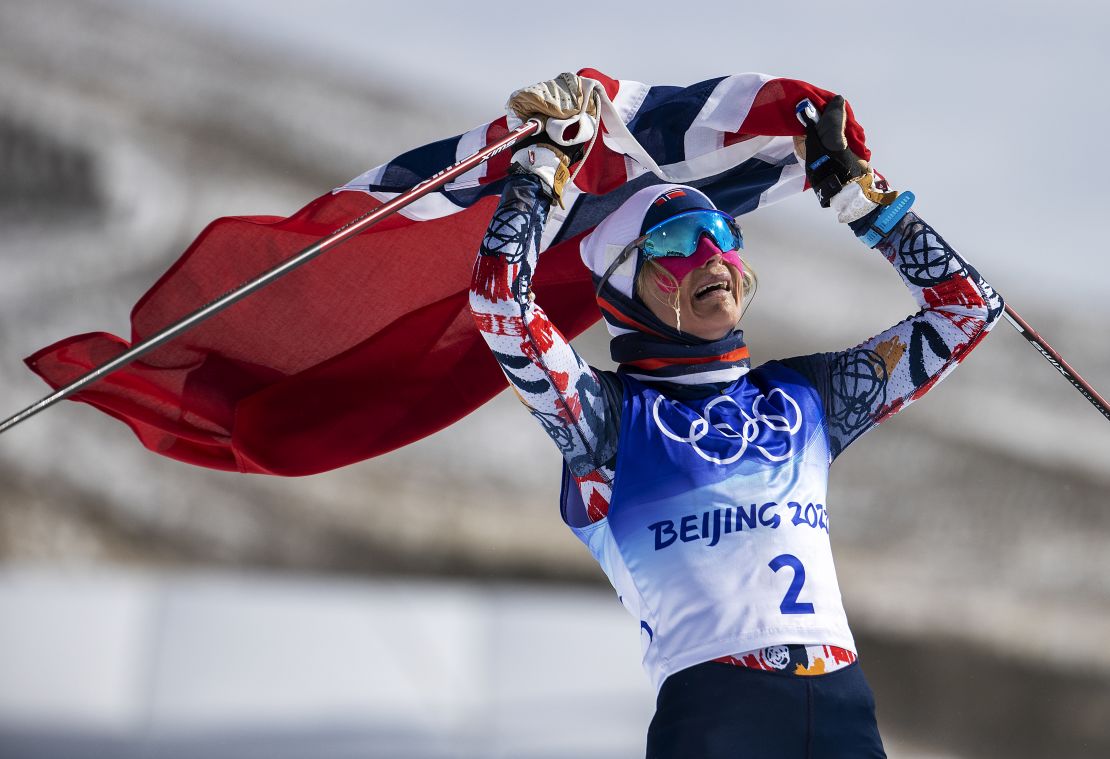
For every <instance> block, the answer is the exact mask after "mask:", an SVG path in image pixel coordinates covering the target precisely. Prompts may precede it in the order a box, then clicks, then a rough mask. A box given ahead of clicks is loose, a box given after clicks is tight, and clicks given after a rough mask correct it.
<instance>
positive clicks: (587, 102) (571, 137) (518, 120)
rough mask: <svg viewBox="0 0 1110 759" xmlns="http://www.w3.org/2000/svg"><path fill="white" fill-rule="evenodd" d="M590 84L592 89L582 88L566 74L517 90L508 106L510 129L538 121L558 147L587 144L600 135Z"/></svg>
mask: <svg viewBox="0 0 1110 759" xmlns="http://www.w3.org/2000/svg"><path fill="white" fill-rule="evenodd" d="M587 81H588V82H589V86H586V87H585V88H583V85H584V82H583V80H582V78H581V77H579V76H578V75H577V74H571V73H569V72H566V73H562V74H559V76H557V77H555V78H554V79H548V80H547V81H546V82H538V83H537V84H533V85H532V86H531V87H523V88H521V89H519V90H517V91H516V92H514V93H513V94H512V95H510V96H509V100H508V102H507V103H505V112H506V114H507V116H508V124H509V129H510V130H512V129H516V128H517V127H519V126H521V125H522V124H523V123H524V122H525V121H526V120H528V119H537V120H538V121H539V122H540V123H541V124H543V126H544V132H545V133H546V134H547V136H548V138H549V139H550V140H551V141H552V142H554V143H555V144H556V145H562V146H564V147H568V146H571V145H582V144H584V143H586V142H588V141H589V140H590V139H592V138H593V136H594V134H595V133H596V132H597V102H596V100H595V98H594V97H593V96H592V93H593V89H594V86H595V83H594V82H593V80H587Z"/></svg>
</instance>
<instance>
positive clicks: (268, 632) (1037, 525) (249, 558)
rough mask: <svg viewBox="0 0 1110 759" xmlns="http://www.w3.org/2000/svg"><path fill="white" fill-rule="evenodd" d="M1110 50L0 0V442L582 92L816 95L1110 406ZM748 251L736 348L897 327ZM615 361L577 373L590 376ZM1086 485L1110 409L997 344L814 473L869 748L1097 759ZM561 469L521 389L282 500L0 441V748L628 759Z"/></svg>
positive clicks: (823, 18)
mask: <svg viewBox="0 0 1110 759" xmlns="http://www.w3.org/2000/svg"><path fill="white" fill-rule="evenodd" d="M998 8H1004V10H999V9H998ZM1108 32H1110V13H1108V12H1107V11H1106V9H1105V6H1104V5H1103V4H1101V3H1098V2H1094V1H1093V0H1092V1H1091V2H1086V1H1085V0H1058V1H1057V2H1054V3H1051V4H1046V3H1040V2H1037V3H1032V2H1020V1H1019V2H1010V3H1007V4H1005V6H993V5H991V6H988V5H986V4H977V3H967V2H953V1H951V0H940V1H938V2H933V3H929V4H928V5H927V6H923V5H919V6H917V7H915V8H913V9H912V10H908V9H903V8H901V7H898V6H892V5H891V4H886V5H878V4H876V5H874V6H872V7H863V8H853V10H852V13H851V14H846V13H842V12H841V11H839V10H838V9H837V8H836V7H833V6H830V5H829V4H827V3H816V2H796V3H792V4H791V5H790V7H789V9H784V8H782V7H778V6H776V7H774V8H772V7H771V5H770V4H768V6H767V7H766V8H759V7H752V5H751V4H740V3H726V2H718V1H712V2H703V3H699V4H697V5H696V6H681V7H676V6H674V5H673V4H663V3H658V4H657V3H654V2H642V3H637V4H636V5H635V11H631V10H629V7H628V6H621V7H620V8H619V9H618V7H617V5H616V4H614V5H613V6H612V7H609V6H608V4H594V5H593V6H591V7H590V9H589V13H588V14H587V13H583V12H581V11H580V10H578V9H571V8H558V9H551V8H547V7H544V6H540V5H536V4H531V5H528V6H523V7H512V8H510V7H508V6H505V5H503V4H495V3H491V2H486V1H485V0H480V1H479V0H471V2H467V3H447V2H442V3H433V2H426V3H399V4H390V5H386V4H376V3H375V4H368V3H354V2H339V1H338V0H316V2H314V3H312V4H311V6H310V5H309V4H305V3H299V2H298V3H294V2H276V1H274V2H265V1H264V0H247V1H241V2H234V3H230V2H218V1H217V0H192V2H190V3H187V4H185V3H178V2H175V1H174V0H147V1H146V2H142V1H141V0H34V1H33V2H32V1H31V0H26V1H21V0H0V227H2V229H3V235H2V236H0V262H2V272H3V275H2V276H0V388H2V393H0V397H2V398H3V401H4V403H5V404H6V406H7V408H5V409H0V416H7V415H8V414H10V413H14V412H15V411H16V410H18V409H19V408H22V407H23V406H25V405H28V404H30V403H31V402H33V401H34V400H37V399H38V398H39V397H41V396H42V395H43V394H44V393H45V391H46V389H47V388H46V387H45V386H44V385H42V384H41V383H40V382H39V381H38V380H37V379H36V378H35V377H34V376H33V375H31V373H30V372H28V371H27V370H26V369H25V368H24V367H23V365H22V363H21V359H22V358H23V357H24V356H27V355H28V354H30V353H32V352H33V351H35V350H37V349H39V348H40V347H42V346H44V345H47V344H49V343H52V342H54V341H56V340H58V339H61V338H63V337H66V336H69V335H71V334H76V333H80V332H86V331H99V330H104V331H108V332H113V333H115V334H120V335H127V334H128V331H129V330H128V323H127V317H128V312H129V309H130V307H131V304H133V303H134V302H135V300H137V299H138V297H139V296H140V295H141V294H142V293H143V292H144V291H145V290H146V289H147V288H148V287H149V286H150V285H151V284H152V283H153V282H154V280H155V279H156V278H157V277H158V275H159V274H160V273H161V272H162V271H163V270H165V268H166V267H167V266H168V265H169V264H170V263H171V262H172V261H173V260H174V259H175V258H176V257H177V256H178V255H179V253H180V252H181V251H182V250H184V248H185V247H186V246H187V245H188V243H189V242H190V241H191V239H192V238H193V237H194V236H195V235H196V234H197V233H198V232H199V231H200V230H201V229H202V227H203V226H204V225H205V224H206V223H207V222H208V221H210V220H211V219H213V218H215V217H217V216H228V215H244V214H274V215H287V214H289V213H291V212H293V211H294V210H296V209H297V208H299V207H300V206H301V205H303V204H304V203H306V202H307V201H309V200H311V199H312V198H315V197H316V196H318V195H320V194H322V193H323V192H325V191H326V190H328V189H330V188H332V187H335V186H339V185H341V184H343V183H344V182H346V181H347V180H348V179H350V178H351V177H354V176H356V175H358V174H360V173H362V171H364V170H365V169H367V168H369V167H371V166H375V165H377V164H380V163H383V162H384V161H386V160H388V159H389V158H391V157H393V156H395V155H397V154H398V153H400V152H402V151H404V150H407V149H409V148H411V147H414V146H417V145H420V144H424V143H427V142H430V141H432V140H435V139H439V138H442V137H445V136H449V135H452V134H457V133H459V132H462V131H465V130H466V129H468V128H470V127H472V126H474V125H475V124H477V123H480V122H482V121H485V120H487V119H490V118H493V117H495V116H497V115H498V114H499V113H500V109H501V106H502V104H503V102H504V100H505V97H506V96H507V94H508V93H509V92H510V91H512V90H513V89H515V88H517V87H519V86H523V85H526V84H530V83H532V82H534V81H538V80H541V79H545V78H548V77H550V76H552V75H553V74H555V73H558V72H560V71H563V70H572V71H573V70H576V69H578V68H581V67H584V66H592V67H595V68H598V69H600V70H602V71H604V72H606V73H608V74H609V75H611V76H614V77H619V78H625V79H636V80H639V81H644V82H650V83H654V84H674V85H686V84H690V83H693V82H696V81H699V80H702V79H706V78H710V77H714V76H720V75H723V74H728V73H738V72H743V71H764V72H767V73H772V74H778V75H783V76H791V77H796V78H800V79H804V80H807V81H810V82H813V83H815V84H817V85H819V86H822V87H825V88H827V89H831V90H834V91H837V92H841V93H843V94H845V95H846V96H847V97H848V98H849V99H850V100H851V101H852V103H853V105H854V108H855V110H856V114H857V116H858V117H859V119H860V121H861V123H863V124H864V126H865V127H866V129H867V132H868V138H869V140H868V141H869V144H870V146H871V148H872V150H873V152H874V163H875V165H876V166H877V167H878V168H879V169H880V170H881V171H883V172H884V173H885V174H886V175H887V176H888V178H890V179H891V181H892V182H893V184H894V185H895V186H896V187H900V188H903V189H913V190H914V191H915V192H916V194H917V195H918V198H919V203H918V208H919V210H920V213H921V214H922V215H923V216H925V217H926V218H927V219H929V220H930V221H931V223H932V224H933V225H935V226H936V227H937V229H938V230H939V231H940V232H941V233H942V234H943V235H944V236H945V237H946V239H948V240H949V241H950V242H951V243H953V244H954V246H955V247H956V248H957V249H959V250H960V251H961V252H962V253H963V254H964V255H965V256H966V257H967V258H968V259H969V260H970V261H971V262H972V263H973V264H974V265H975V266H976V267H977V268H978V269H979V270H980V271H981V272H982V273H983V274H984V276H985V277H986V278H987V279H988V280H989V281H990V282H991V283H992V284H994V285H995V287H996V288H997V289H998V290H999V291H1000V292H1002V293H1003V294H1004V295H1005V296H1006V298H1007V299H1008V301H1009V302H1010V303H1011V305H1013V306H1015V308H1017V309H1018V311H1019V312H1020V313H1021V314H1022V315H1023V316H1025V318H1026V319H1028V320H1029V321H1030V322H1032V323H1033V325H1034V326H1035V327H1036V328H1037V329H1038V330H1039V331H1041V333H1042V334H1043V335H1044V336H1045V337H1046V338H1047V339H1048V340H1049V341H1050V342H1051V343H1052V344H1053V345H1054V346H1055V347H1056V348H1057V349H1058V350H1059V351H1060V352H1061V353H1062V354H1063V355H1064V356H1065V357H1066V358H1067V359H1068V360H1069V361H1070V362H1071V363H1072V364H1073V365H1074V366H1075V367H1076V368H1077V369H1078V370H1079V371H1080V372H1081V373H1082V374H1083V375H1084V376H1085V377H1086V378H1087V379H1088V380H1089V381H1091V382H1092V384H1094V385H1095V387H1096V388H1099V389H1100V390H1101V392H1102V393H1103V394H1106V393H1108V392H1110V340H1107V329H1106V325H1107V322H1108V317H1110V298H1108V297H1107V296H1108V295H1110V288H1108V286H1107V282H1108V281H1110V256H1108V255H1107V253H1106V250H1105V245H1106V244H1105V242H1104V240H1103V234H1102V229H1101V224H1102V221H1103V220H1104V218H1105V210H1104V209H1105V207H1106V206H1107V204H1108V202H1110V192H1108V191H1107V189H1106V184H1105V172H1104V171H1102V170H1100V169H1099V168H1097V161H1098V160H1099V159H1100V158H1101V148H1100V145H1101V137H1100V135H1099V134H1098V133H1097V132H1094V131H1093V130H1095V129H1097V128H1098V127H1099V125H1102V124H1105V123H1107V122H1108V121H1110V105H1108V102H1110V98H1108V94H1110V93H1108V92H1107V90H1108V87H1107V79H1106V77H1107V75H1108V74H1110V53H1108V48H1107V47H1106V44H1105V37H1106V35H1107V33H1108ZM1092 160H1094V161H1095V162H1096V164H1095V166H1096V167H1095V168H1093V169H1092ZM745 234H746V237H747V238H748V240H749V245H748V247H749V250H748V253H749V258H750V260H751V262H752V263H753V265H754V266H755V268H756V269H757V270H758V272H759V274H760V281H761V285H760V291H759V295H758V297H757V298H756V300H755V302H754V305H753V306H752V308H751V310H750V311H749V313H748V315H747V316H746V317H745V322H746V325H747V326H746V334H747V337H748V342H749V345H750V346H751V349H752V353H753V359H754V361H756V362H759V361H764V360H768V359H771V358H776V357H781V356H787V355H795V354H799V353H808V352H812V351H817V350H835V349H840V348H843V347H846V346H848V345H852V344H855V343H856V342H859V341H860V340H862V339H865V338H866V337H868V336H870V335H871V334H874V333H875V332H878V331H880V330H881V329H884V328H885V327H887V326H889V324H891V323H894V322H896V321H898V320H900V319H901V318H903V317H904V316H906V315H907V314H908V313H910V312H911V311H912V310H914V305H913V303H912V301H911V300H910V298H909V297H908V296H907V295H906V294H905V290H904V289H903V288H902V287H901V284H900V281H899V279H898V277H897V275H896V274H895V273H894V272H893V271H891V269H890V267H889V265H888V264H887V263H886V262H885V261H883V260H881V257H879V256H877V255H876V254H873V253H869V252H868V251H866V250H864V249H862V248H861V247H860V246H858V244H857V243H856V242H855V241H854V240H853V239H851V236H850V235H849V234H847V233H846V231H845V230H843V229H839V228H837V225H836V223H835V221H834V220H833V219H832V218H830V217H829V215H828V214H823V213H821V209H819V208H818V207H817V204H816V202H815V201H814V199H813V198H812V197H809V196H806V197H797V198H793V199H791V200H789V201H786V202H784V203H782V204H780V205H778V206H775V207H772V208H770V209H766V210H764V211H760V212H758V213H756V214H754V215H751V216H748V217H746V219H745ZM606 342H607V341H606V338H605V336H604V331H603V330H594V331H591V332H590V333H588V334H587V335H586V336H584V337H583V338H582V339H581V340H580V345H581V349H582V350H583V352H584V353H586V355H587V356H588V358H589V359H590V360H591V361H592V362H593V363H595V364H596V365H599V366H602V367H610V366H611V363H610V362H609V359H608V351H607V344H606ZM1108 463H1110V427H1108V425H1107V423H1106V420H1105V419H1104V418H1102V417H1101V416H1100V415H1099V414H1098V412H1097V411H1096V410H1095V409H1094V408H1093V407H1092V406H1090V405H1089V404H1088V403H1087V402H1086V401H1085V400H1084V399H1083V398H1082V397H1081V396H1080V395H1079V394H1078V393H1076V392H1075V390H1073V389H1072V388H1071V387H1069V386H1068V384H1067V383H1066V381H1065V380H1064V379H1063V378H1062V377H1060V376H1059V375H1058V374H1057V373H1056V372H1055V371H1054V370H1053V369H1052V368H1051V367H1050V366H1049V365H1048V364H1047V363H1046V362H1045V361H1043V360H1042V359H1041V358H1040V357H1039V356H1037V355H1036V354H1035V352H1034V351H1033V350H1032V349H1031V348H1030V347H1029V345H1028V344H1027V343H1026V342H1025V341H1024V340H1023V339H1021V338H1020V337H1019V336H1018V335H1017V334H1016V333H1015V332H1013V330H1012V329H1011V328H1010V327H1009V326H1008V325H1007V324H1005V323H1001V324H999V325H998V326H997V328H996V330H995V333H994V334H993V335H992V336H991V337H990V338H989V339H988V340H987V341H986V342H985V343H984V344H983V346H982V347H981V348H980V349H979V350H977V351H976V353H975V355H974V356H973V357H972V358H971V359H970V360H969V361H968V362H967V363H966V364H965V365H964V366H963V367H962V368H961V369H960V370H959V371H958V372H956V373H955V374H953V375H952V376H951V377H950V378H948V379H947V380H945V382H943V383H942V384H941V385H940V386H938V388H937V389H935V390H934V391H933V392H931V393H930V395H929V397H928V399H927V400H925V401H924V402H922V403H919V404H916V405H914V406H913V407H912V408H910V409H908V410H907V411H905V412H904V413H902V414H900V415H899V416H898V417H897V418H896V419H894V420H892V421H891V422H890V423H888V424H885V425H884V426H883V429H882V431H881V432H879V433H877V434H872V435H869V436H867V437H865V438H864V439H862V440H861V441H859V442H858V443H856V444H855V445H854V446H853V447H852V449H851V450H849V451H848V452H847V453H846V454H845V455H844V456H843V457H842V458H841V459H839V460H838V462H837V465H836V467H834V468H833V474H832V479H831V487H830V493H829V504H830V509H831V510H832V511H833V512H834V513H835V525H836V527H835V529H834V531H833V534H832V540H833V545H834V551H835V554H836V560H837V564H838V571H839V575H840V582H841V588H842V590H843V594H844V598H845V603H846V606H847V610H848V614H849V619H850V621H851V622H852V625H853V628H854V630H855V632H856V635H857V641H858V643H859V648H860V654H861V661H862V664H863V667H864V669H865V671H866V672H867V675H868V677H869V678H870V680H871V682H872V684H873V686H874V689H875V691H876V695H877V701H878V704H879V720H880V725H881V728H882V730H883V733H884V737H885V738H886V740H887V743H888V748H889V752H890V754H891V756H904V757H915V758H916V759H923V758H924V757H933V758H934V759H938V758H939V757H947V758H950V759H958V758H966V759H972V758H974V757H999V756H1006V757H1048V756H1051V757H1105V756H1107V755H1110V550H1107V549H1108V547H1110V503H1108V501H1110V467H1108ZM558 469H559V459H558V455H557V452H556V451H555V449H554V448H553V447H552V446H551V444H550V442H549V441H548V439H547V438H546V436H545V435H544V434H543V432H542V430H541V429H540V428H539V426H538V425H535V424H534V422H532V420H531V419H530V418H529V417H528V416H527V415H526V414H524V412H523V411H522V410H521V409H519V408H518V407H517V403H516V401H515V399H513V398H512V397H511V396H508V395H507V394H502V395H501V396H499V397H498V398H496V399H495V400H494V401H493V402H491V403H490V404H488V405H487V406H486V407H484V408H483V409H481V410H480V411H479V412H477V413H475V414H473V415H472V416H470V417H469V418H467V419H465V420H463V421H462V422H460V423H458V424H456V425H454V426H453V427H451V428H450V429H448V430H445V431H444V432H442V433H439V434H437V435H435V436H433V437H431V438H429V439H426V440H424V441H421V442H420V443H417V444H415V445H412V446H409V447H407V448H405V449H402V450H400V451H397V452H395V453H393V454H390V455H387V456H382V457H380V458H377V459H374V460H371V461H367V462H364V463H362V464H359V465H356V466H351V467H348V468H346V469H343V470H340V471H336V472H332V473H329V474H324V475H319V476H314V477H307V478H301V479H276V478H270V479H267V478H263V477H257V476H242V475H235V474H229V473H222V472H213V471H208V470H204V469H199V468H193V467H189V466H187V465H184V464H180V463H177V462H174V461H170V460H168V459H164V458H161V457H158V456H156V455H154V454H152V453H149V452H147V451H146V450H145V449H143V448H142V447H141V446H140V445H139V444H138V442H137V441H136V440H135V439H134V438H133V436H132V435H131V433H130V432H129V431H128V430H127V429H126V428H125V427H124V426H123V425H121V424H119V423H118V422H115V421H113V420H112V419H110V418H108V417H106V416H104V415H102V414H100V413H99V412H96V411H94V410H92V409H91V408H89V407H86V406H83V405H80V404H64V405H63V406H60V407H58V408H55V409H52V410H50V411H48V412H46V413H45V414H43V415H41V416H39V417H36V418H35V419H33V420H32V421H30V422H28V423H26V424H24V425H22V426H20V427H19V428H17V429H16V430H14V431H12V432H10V433H8V434H6V435H4V436H3V437H2V438H0V562H2V563H0V756H2V757H5V758H6V757H72V758H75V759H83V758H84V757H148V756H150V757H181V758H182V759H185V758H187V757H189V758H191V757H200V756H204V757H216V758H218V759H223V758H224V757H226V758H227V759H233V758H234V759H239V758H240V757H279V758H284V757H320V758H324V759H331V758H332V757H336V758H338V757H354V756H358V757H479V756H481V757H526V758H529V759H531V758H536V759H538V758H540V757H564V756H576V757H597V758H598V759H602V758H605V759H608V758H609V757H627V756H638V755H642V752H643V742H644V734H645V731H646V726H647V723H648V721H649V719H650V716H651V713H652V709H653V698H654V694H653V693H652V689H651V686H650V684H649V682H648V680H647V678H646V676H645V675H644V674H643V673H642V672H641V671H640V669H639V662H638V658H639V637H638V630H637V629H636V627H635V622H634V620H632V619H631V618H628V617H627V615H626V614H625V612H624V611H623V610H622V609H621V608H620V605H619V604H618V603H617V601H616V599H615V598H614V597H613V594H612V591H611V590H610V589H609V587H608V584H607V582H606V581H605V578H604V577H603V575H602V574H601V572H600V570H598V569H597V568H596V566H595V565H594V564H593V562H592V560H591V559H590V557H589V556H588V554H587V553H586V551H585V550H584V549H583V548H582V546H581V545H579V544H578V543H577V541H576V540H575V539H574V538H573V536H572V535H571V534H570V532H569V531H567V530H566V529H565V528H564V527H563V525H562V524H561V522H560V519H559V517H558V512H557V505H556V501H557V495H558Z"/></svg>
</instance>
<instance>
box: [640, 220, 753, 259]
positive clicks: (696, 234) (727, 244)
mask: <svg viewBox="0 0 1110 759" xmlns="http://www.w3.org/2000/svg"><path fill="white" fill-rule="evenodd" d="M702 235H709V236H710V237H712V238H713V242H715V243H716V244H717V247H718V248H720V249H721V250H722V251H730V250H743V248H744V237H743V235H741V234H740V226H739V225H738V224H737V223H736V221H735V220H734V219H733V218H732V217H731V216H729V215H728V214H726V213H723V212H721V211H687V212H686V213H680V214H678V215H677V216H672V217H671V218H669V219H666V220H664V221H661V222H660V223H658V224H656V225H655V226H654V227H652V228H651V229H649V230H648V231H647V232H645V233H644V244H643V245H642V246H641V250H643V252H644V255H646V256H648V257H649V258H663V257H665V256H681V257H685V256H691V255H693V254H694V251H696V250H697V249H698V241H699V240H700V239H701V236H702Z"/></svg>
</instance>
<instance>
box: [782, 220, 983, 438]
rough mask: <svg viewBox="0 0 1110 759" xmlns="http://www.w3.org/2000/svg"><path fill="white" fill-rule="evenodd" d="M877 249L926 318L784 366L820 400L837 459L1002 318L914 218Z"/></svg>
mask: <svg viewBox="0 0 1110 759" xmlns="http://www.w3.org/2000/svg"><path fill="white" fill-rule="evenodd" d="M878 249H879V250H880V251H881V252H882V253H883V255H884V256H886V258H887V260H888V261H890V262H891V263H892V264H893V265H894V268H895V270H897V272H898V273H899V274H900V275H901V277H902V281H903V282H904V283H905V285H906V287H907V288H908V289H909V291H910V293H911V294H912V295H913V297H914V299H915V300H916V301H917V303H918V305H919V306H920V307H921V310H920V311H918V312H917V313H915V314H913V315H912V316H910V317H908V318H907V319H905V320H904V321H901V322H899V323H898V324H895V325H894V326H893V327H891V328H890V329H887V330H884V331H883V332H881V333H879V334H878V335H875V336H874V337H872V338H871V339H870V340H866V341H864V342H863V343H860V344H859V345H857V346H856V347H854V348H850V349H848V350H845V351H839V352H836V353H818V354H814V355H812V356H802V357H799V358H794V359H787V360H786V361H784V362H783V363H785V364H786V365H787V366H790V367H791V368H793V369H796V370H797V371H799V372H801V373H802V374H804V375H805V376H806V377H807V378H808V379H809V380H810V382H811V383H813V385H814V387H816V388H817V390H818V393H819V394H820V395H821V398H822V400H823V401H824V405H825V418H826V420H827V422H828V429H829V441H830V445H831V453H832V456H833V457H834V458H835V457H836V456H838V455H839V454H840V452H841V451H843V450H844V449H845V448H847V447H848V445H849V444H850V443H852V442H853V441H854V440H856V439H857V438H858V437H859V436H860V435H862V434H863V433H865V432H867V431H868V430H869V429H871V428H873V427H874V426H875V425H877V424H879V422H881V421H883V420H884V419H886V418H888V417H889V416H890V415H891V414H894V413H895V412H897V411H900V410H901V409H903V408H905V407H906V406H908V405H909V404H910V403H912V402H914V401H915V400H917V399H918V398H920V397H921V396H922V395H924V394H925V393H926V392H928V391H929V389H931V388H932V387H933V386H934V385H935V384H936V383H937V382H939V381H940V380H941V379H943V378H944V377H945V375H947V374H948V373H949V372H950V371H952V370H953V369H955V368H956V365H957V364H959V363H960V361H962V360H963V359H964V357H965V356H967V354H968V353H969V352H970V351H971V350H972V349H973V348H974V347H975V346H976V345H978V344H979V341H980V340H982V339H983V337H984V336H985V335H986V333H987V332H988V331H989V330H990V329H991V327H993V326H994V324H995V322H996V321H997V319H998V317H999V316H1000V315H1001V313H1002V307H1003V304H1002V298H1001V297H1000V296H999V295H998V294H997V293H996V292H995V291H994V289H993V288H992V287H991V286H990V285H989V284H987V283H986V282H985V281H984V280H983V278H982V277H981V276H979V273H978V272H977V271H975V269H973V268H972V267H971V265H970V264H968V263H967V262H966V261H965V260H964V259H963V258H961V257H960V255H959V254H958V253H956V251H955V250H953V249H952V247H951V246H949V245H948V243H947V242H945V241H944V239H943V238H942V237H941V236H940V235H939V234H937V232H936V230H934V229H933V228H932V227H930V226H929V225H928V224H927V223H926V222H924V221H923V220H922V219H921V218H920V217H918V216H917V215H916V214H913V213H909V214H907V215H906V216H905V217H904V218H903V219H902V220H901V221H900V222H899V223H898V226H897V227H896V228H895V229H894V230H893V231H892V232H891V233H890V235H889V236H888V237H887V238H886V239H885V240H883V242H881V243H880V244H879V246H878Z"/></svg>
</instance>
